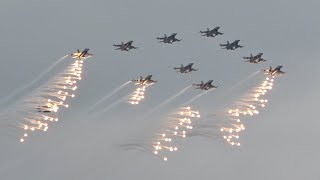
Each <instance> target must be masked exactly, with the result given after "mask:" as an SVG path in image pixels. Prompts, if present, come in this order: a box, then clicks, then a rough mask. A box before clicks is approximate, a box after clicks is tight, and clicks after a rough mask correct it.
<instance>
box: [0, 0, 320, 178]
mask: <svg viewBox="0 0 320 180" xmlns="http://www.w3.org/2000/svg"><path fill="white" fill-rule="evenodd" d="M319 6H320V4H319V2H318V1H315V0H314V1H313V0H309V1H298V0H292V1H289V0H282V1H278V0H270V1H254V0H242V1H211V0H199V1H191V0H185V1H183V0H171V1H169V0H162V1H154V0H136V1H130V0H110V1H99V0H95V1H84V0H78V1H62V0H56V1H40V0H38V1H37V0H29V1H22V0H20V1H19V0H16V1H9V0H3V1H1V2H0V20H1V30H0V32H1V33H0V39H1V42H2V43H0V49H1V59H2V60H1V63H2V65H1V66H0V82H1V84H2V85H1V88H0V94H1V97H5V96H7V95H9V94H10V92H12V91H13V90H14V89H16V88H18V87H20V86H23V85H24V84H27V83H28V82H30V81H32V80H33V79H34V78H36V77H37V75H38V74H39V73H41V72H42V71H43V69H45V68H47V67H49V66H50V65H51V64H53V62H54V61H55V60H57V59H59V58H60V57H62V56H64V55H65V54H70V53H71V52H73V51H74V50H75V49H83V48H86V47H87V48H90V51H91V52H92V53H94V54H95V56H94V57H92V58H90V59H89V60H88V61H87V62H86V63H85V68H84V69H85V71H84V77H83V80H82V81H81V82H80V85H79V90H78V91H77V94H78V97H77V98H76V99H74V100H72V101H70V104H71V108H70V109H68V110H66V111H63V112H62V113H61V114H60V119H61V121H60V122H59V123H56V124H54V125H53V126H51V127H50V129H49V131H48V132H47V133H42V134H34V135H32V137H30V140H29V142H28V143H26V144H24V145H22V144H19V143H18V142H17V139H15V134H17V136H18V133H17V132H8V129H4V128H1V131H2V132H5V133H1V137H0V143H1V155H0V159H1V161H0V176H1V179H8V180H16V179H17V180H18V179H52V180H56V179H97V180H98V179H234V178H239V179H249V180H251V179H252V180H253V179H319V178H320V173H319V171H318V169H319V168H318V161H319V159H320V158H319V155H318V152H319V150H320V145H319V143H318V141H317V137H319V135H320V133H319V131H318V127H319V125H320V124H319V122H318V119H319V118H318V112H317V110H318V107H319V104H318V103H319V100H320V96H319V95H318V93H319V92H320V85H319V80H318V78H319V77H320V76H319V75H320V73H319V66H320V62H319V52H318V51H319V42H320V37H319V35H318V33H319V32H320V24H319V20H318V17H320V13H319V10H318V7H319ZM215 26H221V31H222V32H224V33H225V34H224V35H223V36H218V37H216V38H213V39H209V38H208V39H207V38H204V37H201V36H200V35H199V33H198V32H199V31H200V30H204V29H206V28H207V27H209V28H213V27H215ZM172 32H177V33H178V35H177V37H178V38H181V39H182V41H181V42H179V43H176V44H172V45H165V44H160V43H158V42H157V41H156V39H155V38H156V37H157V36H162V35H163V34H164V33H167V34H170V33H172ZM235 39H240V40H241V41H240V44H243V45H244V46H245V48H243V49H239V50H236V51H232V52H229V51H224V50H221V49H220V48H219V47H218V44H219V43H225V42H226V41H227V40H229V41H233V40H235ZM128 40H133V41H134V45H136V46H138V47H140V48H139V49H138V50H133V51H130V52H128V53H123V52H119V51H115V50H114V48H113V47H112V44H114V43H119V42H121V41H128ZM258 52H264V53H265V54H264V56H265V58H266V59H268V61H267V62H265V63H262V64H261V65H252V64H246V63H243V62H242V59H241V57H242V56H244V55H248V54H250V53H253V54H254V53H258ZM189 62H194V63H195V65H194V67H195V68H199V69H200V70H199V71H197V72H193V73H190V74H185V75H181V74H177V73H175V72H174V71H173V70H172V67H173V66H179V65H180V64H186V63H189ZM269 65H271V66H276V65H283V66H284V67H283V70H284V71H287V72H288V73H287V74H286V75H284V76H282V77H279V78H277V80H276V83H275V87H274V90H273V91H272V92H271V95H270V96H269V97H270V98H269V100H270V104H269V106H268V107H267V108H265V109H264V110H263V112H262V113H261V114H260V115H259V116H256V117H255V118H252V119H248V120H247V121H246V126H247V131H245V133H244V134H243V135H242V140H241V142H242V144H243V147H241V148H240V149H239V150H238V149H230V148H229V147H228V146H227V145H226V144H223V143H218V142H215V141H212V140H208V139H204V138H200V137H192V138H188V139H186V140H185V141H182V143H181V144H180V149H181V150H180V151H178V152H177V153H175V154H172V155H171V156H170V161H168V162H167V163H163V162H162V161H160V160H159V159H157V158H155V157H154V156H152V155H150V154H149V153H145V152H140V151H125V150H123V149H121V147H120V146H119V144H125V143H130V142H132V141H133V142H135V141H140V140H145V139H148V138H149V137H152V136H153V134H154V133H155V132H154V131H153V130H151V129H152V128H154V129H156V128H158V127H159V126H160V124H161V119H162V118H164V117H165V114H166V113H168V112H169V111H170V110H171V109H170V108H173V107H177V105H178V104H179V102H183V101H186V100H187V97H186V96H183V97H180V98H178V99H177V100H176V101H174V102H173V103H172V104H170V105H168V106H166V107H164V108H163V112H162V111H161V112H158V113H157V114H156V115H155V116H153V117H150V118H148V119H142V117H143V116H144V113H145V112H147V111H148V110H149V109H151V108H152V107H154V106H156V105H157V104H158V103H160V102H161V101H162V100H163V99H166V98H168V97H170V96H171V95H172V94H173V93H176V92H178V91H179V90H181V89H183V88H185V87H186V86H188V85H190V84H191V83H195V82H199V81H201V80H204V81H206V80H209V79H213V80H214V83H217V84H218V85H219V88H218V89H217V90H216V91H213V92H211V93H209V94H207V95H206V96H205V97H203V98H201V99H199V100H198V101H196V102H195V103H194V105H195V106H196V107H197V108H198V109H199V110H200V111H201V112H202V113H203V114H205V115H208V114H211V113H213V112H215V111H216V109H215V108H220V107H227V106H228V103H230V102H231V98H229V97H228V98H227V97H226V98H221V96H222V95H223V93H224V91H225V90H227V89H228V88H230V87H231V86H232V85H234V84H236V83H237V81H239V80H241V79H243V78H245V77H247V76H248V75H250V74H251V73H253V72H255V71H257V70H259V69H262V68H265V67H268V66H269ZM147 74H153V75H154V79H156V80H159V82H158V83H157V84H155V85H153V86H152V87H151V88H150V89H148V92H147V97H146V99H145V100H144V101H143V102H142V104H141V105H140V106H137V107H134V108H132V107H131V106H128V105H126V104H124V103H123V104H120V105H119V106H118V107H117V108H114V109H113V110H112V111H109V112H107V113H105V114H104V116H102V117H101V118H100V119H96V120H92V119H87V118H85V117H86V116H85V115H84V114H82V113H81V112H83V111H84V110H86V109H88V107H89V106H90V105H92V104H94V103H95V102H97V101H98V100H99V98H101V97H103V96H104V95H106V94H107V93H109V92H111V91H112V90H113V89H115V88H117V87H119V86H120V85H121V84H123V83H125V82H127V81H128V80H131V79H133V78H136V77H138V76H140V75H143V76H145V75H147ZM256 79H257V77H256ZM247 85H248V87H250V86H253V85H255V83H250V82H248V83H247ZM128 87H129V88H130V90H132V89H133V87H132V85H131V86H130V85H129V86H128ZM126 92H130V91H129V90H124V91H121V92H120V93H119V94H117V96H115V97H114V99H113V100H115V99H117V98H120V97H121V95H125V93H126ZM196 93H197V92H196V91H195V90H189V91H188V93H186V94H187V95H194V94H196ZM240 95H241V93H240V91H237V90H235V91H234V92H233V94H232V96H234V97H237V96H240ZM1 108H4V107H1ZM8 134H9V135H8Z"/></svg>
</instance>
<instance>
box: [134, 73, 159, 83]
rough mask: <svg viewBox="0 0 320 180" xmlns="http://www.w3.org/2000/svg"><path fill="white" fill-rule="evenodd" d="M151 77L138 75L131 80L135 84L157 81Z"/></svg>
mask: <svg viewBox="0 0 320 180" xmlns="http://www.w3.org/2000/svg"><path fill="white" fill-rule="evenodd" d="M151 77H152V75H148V76H146V77H145V78H143V77H142V76H140V78H139V79H134V80H132V82H135V83H136V84H140V85H149V84H152V83H156V82H157V81H155V80H152V79H151Z"/></svg>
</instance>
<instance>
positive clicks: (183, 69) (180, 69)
mask: <svg viewBox="0 0 320 180" xmlns="http://www.w3.org/2000/svg"><path fill="white" fill-rule="evenodd" d="M192 66H193V63H189V64H188V65H186V66H183V65H182V64H181V67H174V68H173V69H174V70H177V72H180V73H188V72H191V71H198V69H193V68H192Z"/></svg>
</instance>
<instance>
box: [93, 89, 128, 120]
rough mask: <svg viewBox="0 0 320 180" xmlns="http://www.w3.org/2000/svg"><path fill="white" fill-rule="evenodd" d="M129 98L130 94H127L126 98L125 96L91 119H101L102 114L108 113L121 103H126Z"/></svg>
mask: <svg viewBox="0 0 320 180" xmlns="http://www.w3.org/2000/svg"><path fill="white" fill-rule="evenodd" d="M129 96H130V93H129V94H127V95H126V96H124V97H123V98H121V99H119V100H118V101H115V102H114V103H112V104H109V105H108V106H107V107H105V108H104V109H102V110H100V111H98V112H96V113H95V114H93V115H92V116H91V118H96V117H99V116H100V115H101V114H103V113H105V112H107V111H108V110H110V109H112V108H113V107H115V106H116V105H118V104H119V103H121V102H123V101H125V100H126V99H128V98H129Z"/></svg>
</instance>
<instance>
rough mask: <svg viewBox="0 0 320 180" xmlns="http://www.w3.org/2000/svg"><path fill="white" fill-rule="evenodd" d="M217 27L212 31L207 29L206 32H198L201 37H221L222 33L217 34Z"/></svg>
mask: <svg viewBox="0 0 320 180" xmlns="http://www.w3.org/2000/svg"><path fill="white" fill-rule="evenodd" d="M219 28H220V27H219V26H217V27H215V28H214V29H212V30H210V29H209V28H207V30H206V31H200V33H201V36H206V37H215V36H217V35H223V33H221V32H219Z"/></svg>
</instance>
